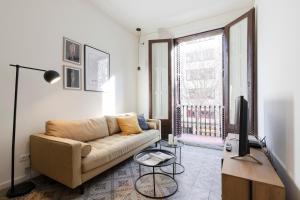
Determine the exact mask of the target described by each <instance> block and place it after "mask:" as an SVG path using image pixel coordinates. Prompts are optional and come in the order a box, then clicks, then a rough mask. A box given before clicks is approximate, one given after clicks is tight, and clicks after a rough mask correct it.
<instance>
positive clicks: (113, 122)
mask: <svg viewBox="0 0 300 200" xmlns="http://www.w3.org/2000/svg"><path fill="white" fill-rule="evenodd" d="M117 117H118V116H105V118H106V122H107V126H108V131H109V135H113V134H116V133H120V132H121V129H120V126H119V124H118V121H117Z"/></svg>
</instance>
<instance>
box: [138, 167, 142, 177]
mask: <svg viewBox="0 0 300 200" xmlns="http://www.w3.org/2000/svg"><path fill="white" fill-rule="evenodd" d="M139 174H140V176H141V174H142V170H141V165H140V164H139Z"/></svg>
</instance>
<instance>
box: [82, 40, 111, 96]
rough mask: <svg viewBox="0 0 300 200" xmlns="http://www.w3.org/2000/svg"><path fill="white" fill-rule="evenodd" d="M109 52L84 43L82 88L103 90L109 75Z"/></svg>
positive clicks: (95, 90)
mask: <svg viewBox="0 0 300 200" xmlns="http://www.w3.org/2000/svg"><path fill="white" fill-rule="evenodd" d="M109 66H110V54H109V53H107V52H104V51H101V50H99V49H96V48H94V47H91V46H88V45H84V90H85V91H94V92H103V91H104V88H103V86H104V85H105V83H106V82H107V81H108V80H109V77H110V67H109Z"/></svg>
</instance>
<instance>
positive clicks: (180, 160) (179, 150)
mask: <svg viewBox="0 0 300 200" xmlns="http://www.w3.org/2000/svg"><path fill="white" fill-rule="evenodd" d="M179 164H181V147H179Z"/></svg>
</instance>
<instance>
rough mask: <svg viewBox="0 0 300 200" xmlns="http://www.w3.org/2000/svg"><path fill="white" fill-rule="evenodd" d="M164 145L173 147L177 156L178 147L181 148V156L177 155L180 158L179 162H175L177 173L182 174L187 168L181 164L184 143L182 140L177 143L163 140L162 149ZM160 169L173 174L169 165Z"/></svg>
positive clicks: (161, 142)
mask: <svg viewBox="0 0 300 200" xmlns="http://www.w3.org/2000/svg"><path fill="white" fill-rule="evenodd" d="M162 146H163V147H167V148H173V149H174V155H175V156H177V149H179V157H177V158H178V159H179V162H177V160H176V162H175V174H182V173H183V172H184V170H185V168H184V166H183V165H182V164H181V148H182V147H183V146H184V143H183V142H181V141H177V144H169V143H168V141H166V140H161V141H160V149H161V147H162ZM160 170H161V171H163V172H165V173H168V174H172V171H171V169H170V168H169V167H168V166H165V167H161V168H160Z"/></svg>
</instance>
